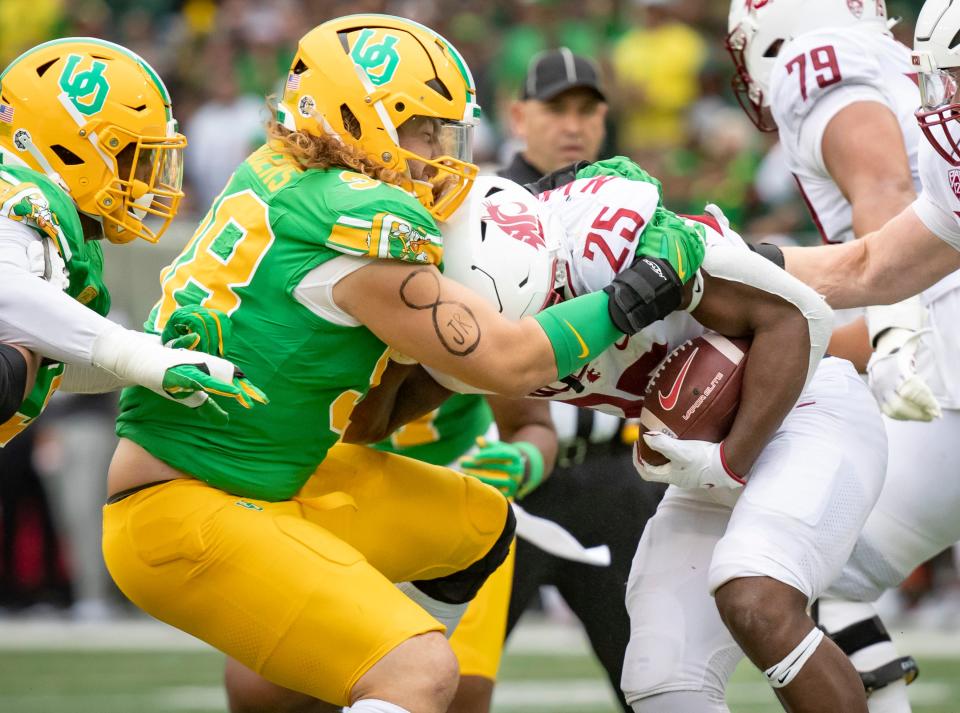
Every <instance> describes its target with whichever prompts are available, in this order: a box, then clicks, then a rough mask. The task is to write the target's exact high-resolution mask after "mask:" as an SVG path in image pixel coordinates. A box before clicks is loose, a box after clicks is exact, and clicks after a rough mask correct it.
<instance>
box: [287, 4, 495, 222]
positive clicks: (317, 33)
mask: <svg viewBox="0 0 960 713" xmlns="http://www.w3.org/2000/svg"><path fill="white" fill-rule="evenodd" d="M415 117H419V118H427V119H429V120H431V124H432V128H431V131H432V132H433V133H432V140H431V143H433V144H439V146H440V153H442V154H444V155H441V156H423V155H419V154H417V153H414V152H412V151H409V150H407V149H404V148H401V147H400V144H399V139H398V132H397V130H398V128H399V127H400V126H401V125H402V124H403V123H404V122H406V121H408V120H410V119H412V118H415ZM479 117H480V107H479V106H478V105H477V103H476V89H475V87H474V84H473V77H472V76H471V74H470V70H469V68H468V67H467V65H466V62H464V61H463V57H461V56H460V53H459V52H457V50H456V49H455V48H454V47H453V45H451V44H450V43H449V42H447V41H446V40H445V39H444V38H443V37H441V36H440V35H438V34H437V33H436V32H434V31H433V30H431V29H429V28H427V27H424V26H423V25H420V24H418V23H416V22H413V21H411V20H406V19H403V18H400V17H392V16H390V15H349V16H347V17H341V18H338V19H336V20H331V21H329V22H325V23H323V24H322V25H320V26H318V27H316V28H314V29H313V30H311V31H310V32H308V33H307V34H306V35H304V37H303V38H302V39H301V40H300V43H299V45H298V47H297V54H296V57H294V59H293V64H292V65H291V68H290V73H289V75H288V76H287V84H286V87H285V89H284V92H283V98H282V99H281V101H280V102H279V104H278V106H277V121H278V122H280V123H281V124H282V125H283V126H285V127H286V128H287V129H290V130H291V131H300V132H304V133H309V134H313V135H315V136H323V135H332V136H336V137H338V138H339V139H340V140H341V141H343V142H344V143H347V144H351V145H354V146H358V147H360V148H361V149H362V150H363V151H364V152H365V153H366V154H367V155H368V156H370V157H371V158H372V159H374V160H376V161H379V162H380V163H382V164H383V165H385V166H386V167H388V168H391V169H394V170H396V171H399V172H400V173H402V174H405V175H406V176H407V177H408V180H409V185H408V186H407V188H408V189H409V190H411V191H413V192H414V193H415V194H416V196H417V198H418V199H419V200H420V202H421V203H423V204H424V206H426V207H427V209H429V210H430V212H431V213H432V214H433V215H434V217H436V218H437V219H438V220H445V219H446V218H447V217H448V216H449V215H450V214H451V213H453V211H454V210H456V208H457V206H458V205H460V203H461V202H462V201H463V199H464V198H465V197H466V195H467V192H468V191H469V190H470V186H471V185H472V184H473V180H474V178H476V176H477V172H478V171H477V166H476V165H475V164H474V163H473V162H472V161H473V147H472V144H471V140H472V134H473V127H474V126H475V125H476V124H477V123H478V121H479ZM410 161H418V162H421V163H423V164H425V165H426V166H430V167H431V168H432V171H433V173H434V175H433V176H432V177H431V179H430V180H429V181H428V180H414V179H413V178H412V177H410V165H409V162H410ZM451 178H452V179H453V180H452V181H451V180H450V179H451ZM440 181H446V182H449V183H451V184H452V185H451V187H449V188H448V189H447V190H446V191H445V192H444V193H443V195H442V196H440V197H439V198H437V199H436V200H435V199H434V192H435V191H434V185H435V184H437V185H439V182H440Z"/></svg>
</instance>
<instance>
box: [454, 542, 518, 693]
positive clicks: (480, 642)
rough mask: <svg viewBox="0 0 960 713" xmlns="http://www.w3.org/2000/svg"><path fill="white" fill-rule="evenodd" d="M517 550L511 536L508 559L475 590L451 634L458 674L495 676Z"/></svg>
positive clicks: (493, 678) (501, 646) (503, 634)
mask: <svg viewBox="0 0 960 713" xmlns="http://www.w3.org/2000/svg"><path fill="white" fill-rule="evenodd" d="M516 554H517V542H516V540H514V542H513V544H511V545H510V554H509V555H507V559H506V560H505V561H504V563H503V564H502V565H500V568H499V569H498V570H497V571H496V572H494V573H493V574H491V575H490V577H489V579H487V581H486V582H485V583H484V585H483V586H482V587H481V588H480V591H479V592H477V596H476V597H474V599H473V601H472V602H470V606H468V607H467V611H466V612H465V613H464V615H463V619H461V620H460V624H459V625H458V626H457V628H456V630H455V631H454V632H453V636H452V637H451V638H450V646H452V647H453V652H454V653H455V654H456V655H457V661H459V662H460V675H461V676H482V677H484V678H489V679H491V680H496V678H497V669H499V668H500V657H501V655H502V654H503V640H504V638H505V637H506V633H507V610H508V609H509V607H510V590H511V589H512V586H513V567H514V561H515V560H516Z"/></svg>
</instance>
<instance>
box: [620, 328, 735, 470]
mask: <svg viewBox="0 0 960 713" xmlns="http://www.w3.org/2000/svg"><path fill="white" fill-rule="evenodd" d="M749 347H750V340H749V339H728V338H727V337H724V336H721V335H719V334H714V333H707V334H704V335H702V336H700V337H697V338H696V339H691V340H689V341H686V342H684V343H683V344H681V345H680V346H679V347H677V348H676V349H674V350H673V351H672V352H670V354H668V355H667V357H666V358H665V359H664V360H663V361H662V362H661V363H660V365H659V366H658V367H657V369H656V370H655V371H654V372H653V376H651V377H650V382H649V384H647V388H646V391H645V392H644V399H643V410H642V411H641V413H640V432H641V434H643V433H646V432H648V431H660V432H662V433H667V434H669V435H671V436H674V437H675V438H680V439H689V440H699V441H710V442H712V443H719V442H720V441H722V440H723V439H724V438H725V437H726V435H727V434H728V433H729V432H730V427H731V426H732V425H733V419H734V417H735V416H736V415H737V408H738V407H739V405H740V385H741V384H742V382H743V370H744V367H745V366H746V363H747V359H746V357H747V350H748V349H749ZM637 448H639V450H640V457H641V458H642V459H643V460H644V461H645V462H646V463H649V464H651V465H663V464H664V463H666V462H667V459H666V458H665V457H664V456H662V455H661V454H660V453H657V452H656V451H654V450H653V449H652V448H650V447H649V446H647V444H646V442H645V441H644V440H643V438H642V437H641V438H639V439H638V440H637Z"/></svg>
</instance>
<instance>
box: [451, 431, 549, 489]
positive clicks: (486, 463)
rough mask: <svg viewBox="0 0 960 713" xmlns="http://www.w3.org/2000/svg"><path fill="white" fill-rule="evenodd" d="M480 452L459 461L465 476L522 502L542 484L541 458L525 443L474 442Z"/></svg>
mask: <svg viewBox="0 0 960 713" xmlns="http://www.w3.org/2000/svg"><path fill="white" fill-rule="evenodd" d="M477 446H479V448H480V450H478V451H477V452H476V453H474V454H473V455H470V456H464V457H463V458H461V459H460V468H461V470H462V471H463V472H464V473H466V474H467V475H472V476H473V477H474V478H477V479H478V480H480V481H482V482H484V483H486V484H487V485H492V486H493V487H495V488H496V489H497V490H499V491H500V492H501V493H503V494H504V495H505V496H507V497H508V498H516V499H517V500H522V499H523V498H525V497H526V496H527V495H529V494H530V493H531V492H533V491H534V490H535V489H536V488H537V486H538V485H540V483H541V482H542V481H543V455H542V454H541V453H540V450H539V449H538V448H537V447H536V446H535V445H533V444H532V443H527V442H526V441H515V442H514V443H507V442H505V441H490V442H488V441H487V439H485V438H483V437H480V438H478V439H477Z"/></svg>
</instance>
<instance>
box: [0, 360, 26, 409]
mask: <svg viewBox="0 0 960 713" xmlns="http://www.w3.org/2000/svg"><path fill="white" fill-rule="evenodd" d="M26 389H27V360H26V359H24V358H23V354H21V353H20V352H19V351H18V350H17V349H14V348H13V347H11V346H10V345H9V344H0V423H5V422H6V421H7V420H9V419H10V417H12V416H13V415H14V414H15V413H16V412H17V409H18V408H20V404H22V403H23V392H24V391H26Z"/></svg>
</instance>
